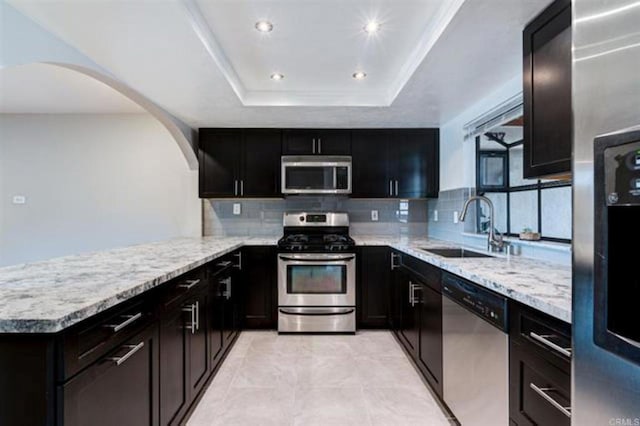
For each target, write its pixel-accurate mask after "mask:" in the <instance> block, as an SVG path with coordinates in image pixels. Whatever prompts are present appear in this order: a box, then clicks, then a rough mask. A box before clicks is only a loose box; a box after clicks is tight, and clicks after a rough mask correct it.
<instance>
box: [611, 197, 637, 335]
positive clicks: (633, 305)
mask: <svg viewBox="0 0 640 426" xmlns="http://www.w3.org/2000/svg"><path fill="white" fill-rule="evenodd" d="M634 248H635V250H634ZM607 257H608V258H609V265H608V268H607V269H608V274H607V281H608V290H609V291H608V293H609V294H608V296H609V297H608V301H607V317H608V318H607V328H608V329H609V330H610V331H611V332H613V333H615V334H617V335H619V336H623V337H626V338H629V339H631V340H633V341H635V342H639V343H640V310H639V309H638V302H640V270H639V269H638V266H639V265H638V261H640V206H632V207H611V208H609V253H608V256H607Z"/></svg>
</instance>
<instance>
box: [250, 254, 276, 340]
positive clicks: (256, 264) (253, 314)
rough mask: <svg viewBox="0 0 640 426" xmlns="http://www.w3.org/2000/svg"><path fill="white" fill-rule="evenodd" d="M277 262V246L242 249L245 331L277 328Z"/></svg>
mask: <svg viewBox="0 0 640 426" xmlns="http://www.w3.org/2000/svg"><path fill="white" fill-rule="evenodd" d="M277 262H278V260H277V250H276V248H275V247H273V246H252V247H244V248H243V249H242V263H243V265H244V267H243V270H242V295H241V297H242V301H241V316H242V328H247V329H275V328H276V326H277V324H276V323H277V305H278V293H277V279H278V277H277V269H276V268H277Z"/></svg>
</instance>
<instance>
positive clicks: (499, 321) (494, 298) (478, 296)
mask: <svg viewBox="0 0 640 426" xmlns="http://www.w3.org/2000/svg"><path fill="white" fill-rule="evenodd" d="M442 294H444V295H445V296H446V297H448V298H449V299H451V300H453V301H454V302H456V303H458V304H459V305H461V306H463V307H465V308H467V309H468V310H470V311H471V312H473V313H474V314H476V315H478V316H479V317H481V318H483V319H484V320H486V321H487V322H489V323H490V324H492V325H494V326H495V327H497V328H499V329H500V330H502V331H504V332H507V331H508V329H509V322H508V318H507V312H508V309H507V298H506V297H504V296H500V295H499V294H496V293H494V292H492V291H490V290H487V289H485V288H483V287H480V286H478V285H477V284H474V283H472V282H469V281H467V280H465V279H463V278H460V277H458V276H455V275H452V274H449V273H447V272H445V273H444V274H443V275H442Z"/></svg>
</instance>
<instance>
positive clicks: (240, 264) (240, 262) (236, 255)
mask: <svg viewBox="0 0 640 426" xmlns="http://www.w3.org/2000/svg"><path fill="white" fill-rule="evenodd" d="M234 256H235V257H237V258H238V263H237V264H236V265H234V266H235V267H236V268H238V269H242V252H240V253H237V254H234Z"/></svg>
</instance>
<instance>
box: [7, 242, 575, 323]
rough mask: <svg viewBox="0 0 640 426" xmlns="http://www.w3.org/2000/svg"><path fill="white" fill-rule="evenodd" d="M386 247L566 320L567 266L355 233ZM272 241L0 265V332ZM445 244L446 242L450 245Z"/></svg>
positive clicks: (65, 317) (60, 317)
mask: <svg viewBox="0 0 640 426" xmlns="http://www.w3.org/2000/svg"><path fill="white" fill-rule="evenodd" d="M355 240H356V242H357V243H358V245H388V246H391V247H393V248H395V249H397V250H400V251H402V252H405V253H407V254H409V255H412V256H415V257H417V258H420V259H422V260H424V261H425V262H428V263H431V264H433V265H435V266H438V267H440V268H442V269H444V270H446V271H449V272H451V273H454V274H457V275H459V276H461V277H464V278H467V279H469V280H471V281H473V282H476V283H478V284H480V285H482V286H485V287H487V288H489V289H491V290H493V291H496V292H497V293H500V294H503V295H506V296H508V297H510V298H512V299H514V300H517V301H519V302H521V303H523V304H525V305H528V306H531V307H533V308H536V309H538V310H540V311H542V312H544V313H547V314H549V315H551V316H553V317H556V318H558V319H561V320H563V321H565V322H570V321H571V268H570V266H563V265H558V264H553V263H549V262H541V261H539V260H530V259H524V258H511V259H505V258H502V257H496V258H481V259H477V258H476V259H469V258H466V259H451V258H447V259H445V258H443V257H440V256H436V255H433V254H429V253H427V252H425V251H422V250H419V249H418V247H442V246H446V245H448V244H447V243H443V242H442V241H434V240H426V239H420V240H399V239H395V238H390V237H357V236H356V237H355ZM276 241H277V238H275V237H274V238H246V237H245V238H239V237H238V238H235V237H230V238H213V237H205V238H184V239H176V240H171V241H166V242H159V243H153V244H144V245H138V246H132V247H126V248H121V249H116V250H109V251H104V252H96V253H88V254H83V255H77V256H68V257H62V258H57V259H52V260H49V261H44V262H37V263H31V264H25V265H16V266H10V267H5V268H0V300H2V304H1V305H0V333H55V332H58V331H60V330H63V329H65V328H67V327H69V326H71V325H73V324H75V323H78V322H80V321H82V320H84V319H87V318H89V317H91V316H93V315H95V314H97V313H100V312H102V311H104V310H106V309H108V308H110V307H112V306H114V305H116V304H118V303H120V302H123V301H125V300H128V299H130V298H132V297H134V296H137V295H139V294H141V293H143V292H145V291H147V290H149V289H151V288H154V287H156V286H158V285H160V284H162V283H164V282H167V281H169V280H170V279H172V278H175V277H177V276H179V275H181V274H183V273H185V272H188V271H190V270H192V269H194V268H196V267H198V266H200V265H203V264H205V263H207V262H210V261H212V260H214V259H216V258H218V257H221V256H223V255H225V254H227V253H230V252H232V251H233V250H235V249H237V248H239V247H241V246H243V245H275V244H276ZM449 245H450V244H449Z"/></svg>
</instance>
